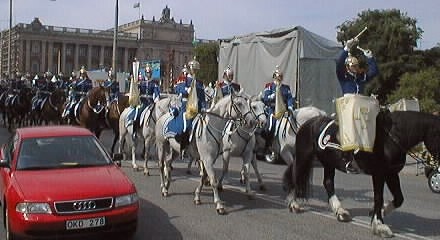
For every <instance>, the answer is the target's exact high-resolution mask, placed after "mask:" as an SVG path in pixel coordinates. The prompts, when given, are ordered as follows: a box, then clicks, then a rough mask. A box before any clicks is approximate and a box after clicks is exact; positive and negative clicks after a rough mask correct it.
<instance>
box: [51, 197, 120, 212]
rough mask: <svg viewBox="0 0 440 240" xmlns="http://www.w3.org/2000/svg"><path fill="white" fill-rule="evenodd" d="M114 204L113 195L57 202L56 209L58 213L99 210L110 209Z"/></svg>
mask: <svg viewBox="0 0 440 240" xmlns="http://www.w3.org/2000/svg"><path fill="white" fill-rule="evenodd" d="M112 206H113V198H112V197H108V198H97V199H79V200H72V201H63V202H55V211H56V212H57V213H58V214H72V213H85V212H97V211H103V210H107V209H110V208H111V207H112Z"/></svg>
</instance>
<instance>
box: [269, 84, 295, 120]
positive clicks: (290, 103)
mask: <svg viewBox="0 0 440 240" xmlns="http://www.w3.org/2000/svg"><path fill="white" fill-rule="evenodd" d="M276 87H277V86H276V84H275V83H274V82H270V83H267V84H266V86H265V88H264V90H263V103H264V104H265V105H266V109H265V110H266V113H267V114H268V115H269V114H272V113H273V112H274V111H275V93H276ZM280 90H281V95H282V96H283V101H284V103H285V104H286V105H287V107H288V108H289V109H292V110H293V109H295V106H294V102H295V101H294V98H293V96H292V92H291V91H290V87H289V86H288V85H286V84H281V88H280Z"/></svg>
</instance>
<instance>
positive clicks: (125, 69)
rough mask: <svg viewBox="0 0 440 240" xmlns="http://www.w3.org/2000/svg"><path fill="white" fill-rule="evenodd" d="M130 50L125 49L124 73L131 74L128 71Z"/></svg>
mask: <svg viewBox="0 0 440 240" xmlns="http://www.w3.org/2000/svg"><path fill="white" fill-rule="evenodd" d="M128 50H129V48H124V58H123V59H124V64H123V65H122V66H123V68H124V69H123V72H129V71H128Z"/></svg>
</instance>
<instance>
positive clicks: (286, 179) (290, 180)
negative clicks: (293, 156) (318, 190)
mask: <svg viewBox="0 0 440 240" xmlns="http://www.w3.org/2000/svg"><path fill="white" fill-rule="evenodd" d="M293 168H294V164H293V163H292V162H291V163H289V165H288V166H287V168H286V170H285V171H284V174H283V190H284V191H286V192H289V191H290V190H291V189H294V188H295V184H294V179H295V178H294V177H293V173H294V171H293Z"/></svg>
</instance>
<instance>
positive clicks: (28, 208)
mask: <svg viewBox="0 0 440 240" xmlns="http://www.w3.org/2000/svg"><path fill="white" fill-rule="evenodd" d="M15 210H16V211H17V212H20V213H47V214H50V213H52V210H50V206H49V204H48V203H30V202H26V203H19V204H17V206H15Z"/></svg>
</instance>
